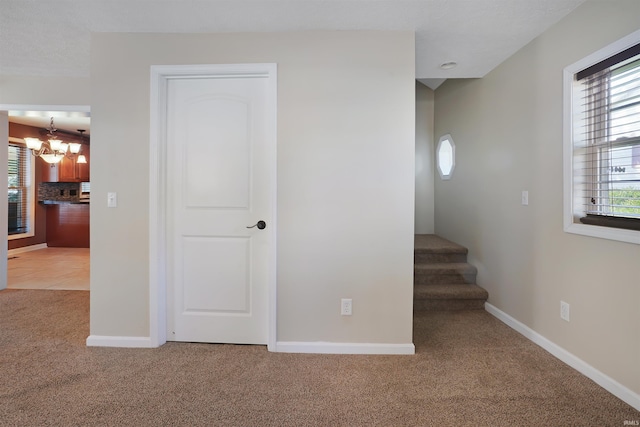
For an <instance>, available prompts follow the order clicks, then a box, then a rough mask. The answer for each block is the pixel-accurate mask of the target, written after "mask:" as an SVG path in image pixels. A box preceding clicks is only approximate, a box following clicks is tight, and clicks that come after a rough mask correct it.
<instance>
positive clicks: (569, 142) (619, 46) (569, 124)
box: [562, 30, 640, 245]
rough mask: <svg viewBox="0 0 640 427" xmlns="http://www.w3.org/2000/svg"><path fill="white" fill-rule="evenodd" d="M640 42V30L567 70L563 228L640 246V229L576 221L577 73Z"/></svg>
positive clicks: (565, 72)
mask: <svg viewBox="0 0 640 427" xmlns="http://www.w3.org/2000/svg"><path fill="white" fill-rule="evenodd" d="M639 42H640V30H638V31H635V32H633V33H631V34H629V35H628V36H626V37H623V38H621V39H620V40H618V41H616V42H614V43H611V44H610V45H608V46H606V47H604V48H602V49H600V50H598V51H597V52H594V53H592V54H591V55H589V56H587V57H585V58H583V59H581V60H580V61H578V62H575V63H573V64H571V65H569V66H567V67H565V69H564V70H563V74H562V80H563V118H562V120H563V126H564V129H563V135H562V137H563V163H562V169H563V187H564V193H563V198H564V200H563V229H564V231H565V232H567V233H572V234H581V235H583V236H590V237H598V238H601V239H609V240H618V241H620V242H627V243H635V244H636V245H640V231H635V230H625V229H620V228H611V227H601V226H597V225H587V224H582V223H577V222H575V221H576V220H575V219H574V206H573V201H574V198H573V196H574V195H573V99H572V95H573V78H574V75H575V74H576V73H578V72H579V71H581V70H584V69H585V68H588V67H590V66H592V65H594V64H597V63H598V62H600V61H602V60H603V59H606V58H608V57H610V56H613V55H615V54H617V53H619V52H622V51H623V50H625V49H628V48H630V47H631V46H634V45H636V44H638V43H639Z"/></svg>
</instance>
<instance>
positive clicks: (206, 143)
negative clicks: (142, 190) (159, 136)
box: [184, 96, 251, 209]
mask: <svg viewBox="0 0 640 427" xmlns="http://www.w3.org/2000/svg"><path fill="white" fill-rule="evenodd" d="M202 98H203V99H195V100H193V101H192V102H191V103H190V104H189V105H188V106H187V110H188V111H187V112H186V115H187V120H188V123H187V128H188V129H189V135H187V136H186V138H185V142H186V143H187V144H188V145H187V146H186V147H185V154H186V156H185V167H184V170H185V171H186V174H187V176H186V179H185V180H184V191H185V195H186V199H187V206H189V207H211V208H214V207H218V208H243V209H248V208H249V188H250V182H249V178H250V176H251V174H250V168H251V140H250V139H249V138H250V135H251V134H250V130H251V129H250V125H251V118H250V117H249V105H248V103H249V100H248V99H242V98H238V99H225V98H221V97H215V96H207V97H202Z"/></svg>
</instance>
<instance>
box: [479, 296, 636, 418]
mask: <svg viewBox="0 0 640 427" xmlns="http://www.w3.org/2000/svg"><path fill="white" fill-rule="evenodd" d="M484 307H485V310H487V312H488V313H489V314H491V315H493V316H495V317H496V318H497V319H498V320H500V321H502V322H503V323H505V324H506V325H507V326H509V327H511V328H512V329H514V330H516V331H517V332H519V333H520V334H522V335H524V337H525V338H527V339H529V340H531V341H533V342H534V343H535V344H537V345H539V346H540V347H542V348H543V349H545V350H547V351H548V352H549V353H551V354H552V355H554V356H555V357H557V358H558V359H560V360H561V361H562V362H564V363H566V364H567V365H569V366H571V367H572V368H574V369H575V370H577V371H578V372H580V373H581V374H583V375H584V376H586V377H587V378H590V379H591V380H593V381H594V382H595V383H596V384H598V385H599V386H600V387H602V388H604V389H605V390H607V391H608V392H609V393H611V394H613V395H614V396H616V397H617V398H618V399H620V400H622V401H624V402H625V403H628V404H629V405H631V406H633V407H634V408H635V409H637V410H639V411H640V394H637V393H635V392H634V391H633V390H630V389H628V388H627V387H625V386H623V385H622V384H620V383H619V382H617V381H616V380H614V379H613V378H611V377H609V376H608V375H605V374H603V373H602V372H600V371H599V370H597V369H596V368H594V367H593V366H591V365H589V364H588V363H586V362H585V361H583V360H582V359H580V358H578V357H577V356H575V355H573V354H571V353H569V352H568V351H567V350H565V349H564V348H562V347H560V346H559V345H557V344H555V343H553V342H552V341H550V340H548V339H547V338H545V337H544V336H542V335H540V334H539V333H537V332H536V331H534V330H533V329H531V328H529V327H528V326H527V325H525V324H524V323H522V322H520V321H518V320H516V319H514V318H513V317H511V316H509V315H508V314H507V313H505V312H504V311H502V310H500V309H498V308H497V307H495V306H493V305H491V304H489V303H485V304H484Z"/></svg>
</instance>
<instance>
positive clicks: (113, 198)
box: [107, 193, 118, 208]
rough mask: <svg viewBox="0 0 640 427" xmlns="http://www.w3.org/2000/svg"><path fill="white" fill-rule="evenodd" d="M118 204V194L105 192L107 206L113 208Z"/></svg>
mask: <svg viewBox="0 0 640 427" xmlns="http://www.w3.org/2000/svg"><path fill="white" fill-rule="evenodd" d="M116 206H118V195H117V194H116V193H107V207H108V208H115V207H116Z"/></svg>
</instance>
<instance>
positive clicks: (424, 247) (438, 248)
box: [413, 234, 468, 255]
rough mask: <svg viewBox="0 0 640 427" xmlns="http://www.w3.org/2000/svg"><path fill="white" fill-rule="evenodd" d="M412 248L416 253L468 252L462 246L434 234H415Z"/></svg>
mask: <svg viewBox="0 0 640 427" xmlns="http://www.w3.org/2000/svg"><path fill="white" fill-rule="evenodd" d="M413 248H414V251H415V252H418V253H462V254H465V255H466V254H467V252H468V250H467V248H465V247H464V246H461V245H459V244H457V243H454V242H452V241H450V240H447V239H443V238H442V237H440V236H436V235H435V234H416V235H415V237H414V244H413Z"/></svg>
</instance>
